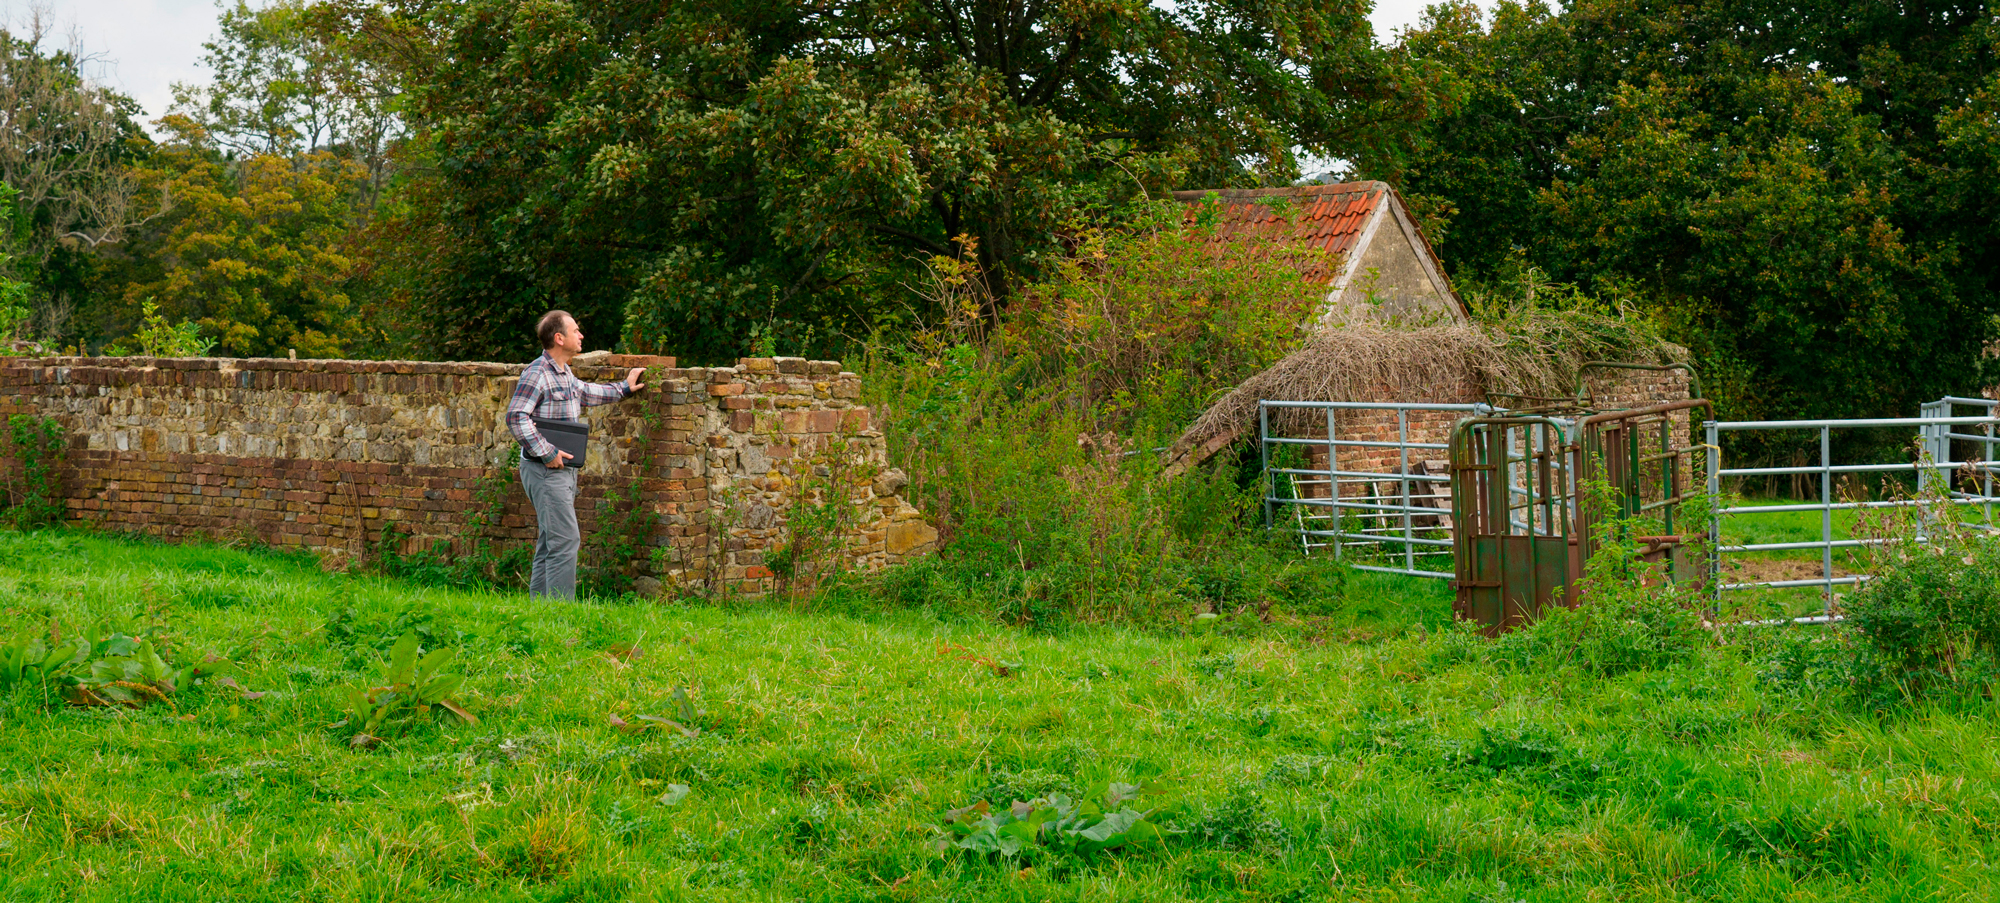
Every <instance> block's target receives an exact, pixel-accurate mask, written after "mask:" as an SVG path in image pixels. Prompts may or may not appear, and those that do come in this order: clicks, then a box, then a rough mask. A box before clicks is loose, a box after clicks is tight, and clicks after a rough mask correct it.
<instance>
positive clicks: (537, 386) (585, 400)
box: [507, 310, 646, 599]
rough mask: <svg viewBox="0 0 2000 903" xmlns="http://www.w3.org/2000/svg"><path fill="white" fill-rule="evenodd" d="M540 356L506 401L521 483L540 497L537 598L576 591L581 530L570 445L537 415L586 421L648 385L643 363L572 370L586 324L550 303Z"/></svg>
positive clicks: (532, 588)
mask: <svg viewBox="0 0 2000 903" xmlns="http://www.w3.org/2000/svg"><path fill="white" fill-rule="evenodd" d="M535 335H536V337H538V338H540V339H541V340H542V356H541V357H538V358H535V362H534V363H532V364H529V365H528V369H526V370H523V371H521V381H520V382H518V383H515V384H514V397H513V398H511V399H509V400H508V401H507V429H508V430H509V431H511V432H512V433H513V434H514V439H515V441H518V442H520V443H521V488H523V489H525V490H527V492H528V501H530V502H533V503H534V505H535V565H534V571H533V574H532V576H531V577H530V578H529V580H528V595H529V596H530V597H531V598H538V599H574V598H576V553H577V549H579V548H581V547H582V545H583V534H582V532H581V531H579V530H578V529H577V526H576V468H574V467H567V466H565V462H567V461H568V460H569V458H570V454H569V452H566V451H562V450H560V449H558V448H556V447H555V445H553V444H551V443H550V442H549V440H547V439H545V438H543V437H542V433H541V431H540V430H538V429H536V428H535V421H534V420H533V418H534V417H540V418H542V419H544V420H568V421H581V420H582V419H583V409H584V408H586V407H590V406H592V405H600V404H610V403H612V402H614V401H618V400H620V399H624V398H627V397H630V396H631V394H632V393H634V392H637V391H639V390H640V389H643V388H645V386H644V385H642V384H640V382H639V374H641V373H643V372H645V369H646V368H644V367H634V368H632V371H631V372H629V373H627V374H625V381H624V382H622V383H587V382H584V381H582V380H580V379H577V378H576V375H575V374H573V373H571V372H570V370H569V362H570V359H571V358H574V357H576V356H577V355H579V354H582V353H583V330H582V329H581V328H579V327H578V326H577V325H576V318H575V317H572V316H570V315H569V314H568V313H567V312H566V311H560V310H552V311H549V312H548V313H546V314H543V315H542V319H541V321H540V322H538V323H536V324H535Z"/></svg>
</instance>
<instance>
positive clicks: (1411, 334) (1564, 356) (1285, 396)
mask: <svg viewBox="0 0 2000 903" xmlns="http://www.w3.org/2000/svg"><path fill="white" fill-rule="evenodd" d="M1687 359H1688V352H1687V349H1686V348H1683V347H1681V346H1679V345H1676V344H1673V343H1672V342H1668V341H1666V340H1665V339H1663V338H1660V337H1659V335H1658V334H1657V333H1656V332H1655V331H1654V330H1653V329H1652V328H1651V326H1650V324H1645V323H1640V322H1635V321H1633V320H1631V319H1630V318H1628V317H1623V316H1614V315H1611V314H1605V313H1598V312H1594V311H1579V310H1564V311H1558V310H1545V309H1529V310H1527V311H1525V312H1520V313H1516V314H1513V315H1511V316H1508V317H1506V318H1504V319H1499V320H1495V321H1491V322H1485V323H1442V324H1435V325H1426V326H1418V327H1408V328H1405V327H1397V326H1392V325H1383V324H1375V323H1364V324H1356V325H1346V326H1339V327H1332V328H1327V329H1323V330H1321V331H1320V332H1318V333H1317V334H1315V335H1313V336H1312V337H1311V338H1309V339H1307V340H1306V343H1305V346H1304V347H1302V348H1300V349H1299V350H1297V351H1295V352H1293V353H1291V354H1290V355H1287V356H1286V357H1285V358H1284V359H1282V360H1280V361H1278V362H1277V363H1276V364H1274V365H1272V366H1271V367H1270V369H1268V370H1265V371H1263V372H1261V373H1258V374H1257V375H1255V376H1252V377H1251V378H1249V379H1247V380H1244V381H1243V383H1242V384H1241V385H1238V386H1237V387H1236V388H1235V389H1233V390H1231V391H1230V392H1229V393H1228V394H1226V395H1224V396H1223V397H1222V399H1221V400H1220V401H1217V402H1216V403H1215V404H1214V405H1212V406H1210V407H1209V409H1208V410H1207V411H1206V412H1204V413H1203V414H1202V415H1201V417H1199V418H1197V419H1196V420H1195V422H1194V425H1192V426H1190V427H1188V429H1187V430H1186V431H1185V432H1183V433H1182V434H1181V437H1180V439H1179V440H1178V441H1177V442H1176V443H1175V449H1176V457H1181V456H1182V455H1183V454H1184V453H1185V452H1186V450H1188V449H1195V448H1205V449H1206V450H1207V451H1208V452H1212V451H1214V450H1215V448H1218V447H1220V444H1226V443H1227V442H1229V441H1233V438H1234V437H1236V436H1240V435H1243V434H1244V433H1245V432H1246V431H1247V430H1249V429H1251V428H1252V427H1254V426H1255V424H1256V422H1257V403H1258V402H1259V401H1264V400H1274V401H1382V402H1390V401H1414V400H1419V399H1422V398H1425V397H1430V398H1439V399H1440V400H1457V399H1462V398H1478V397H1482V396H1484V395H1486V394H1488V393H1505V394H1514V395H1537V396H1567V395H1571V394H1573V393H1574V392H1575V391H1576V387H1577V381H1578V378H1579V376H1580V374H1581V371H1582V367H1583V365H1584V364H1585V363H1587V362H1589V361H1596V360H1616V361H1624V362H1628V363H1640V364H1664V363H1673V362H1682V361H1686V360H1687ZM1292 420H1297V421H1298V422H1296V423H1294V422H1292ZM1308 421H1312V422H1314V423H1316V422H1317V418H1315V417H1311V416H1309V414H1308V412H1305V411H1291V412H1286V414H1283V415H1281V416H1280V419H1279V420H1278V421H1277V422H1274V423H1273V424H1272V426H1273V427H1276V428H1278V429H1281V430H1283V429H1296V428H1303V427H1305V426H1307V425H1308ZM1205 453H1206V452H1204V454H1205Z"/></svg>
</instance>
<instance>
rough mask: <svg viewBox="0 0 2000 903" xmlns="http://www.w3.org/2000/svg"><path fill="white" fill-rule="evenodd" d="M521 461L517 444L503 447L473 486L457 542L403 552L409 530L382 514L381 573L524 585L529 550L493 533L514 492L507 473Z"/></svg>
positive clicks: (453, 582)
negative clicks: (501, 456)
mask: <svg viewBox="0 0 2000 903" xmlns="http://www.w3.org/2000/svg"><path fill="white" fill-rule="evenodd" d="M520 463H521V449H520V448H519V447H518V446H517V447H514V448H511V449H510V450H509V451H508V453H507V462H506V463H505V464H504V465H502V466H500V467H497V468H494V469H493V470H492V471H491V472H489V473H487V475H486V476H484V477H481V478H480V480H479V483H478V484H477V485H476V486H474V488H473V494H472V498H473V501H474V503H475V505H474V507H473V509H472V513H471V514H470V515H468V516H467V517H466V519H465V529H464V531H463V533H462V534H461V536H462V537H463V538H462V539H461V540H460V541H459V542H456V543H455V542H453V541H452V540H449V539H440V540H436V541H434V542H432V543H431V545H430V548H428V549H424V550H421V551H418V552H415V553H410V554H405V553H403V552H402V551H401V549H402V547H403V543H404V539H405V537H406V536H407V535H408V534H406V533H405V532H404V531H403V530H402V528H401V526H400V525H399V524H398V523H396V522H395V521H393V520H389V519H387V518H384V519H383V521H382V532H381V535H380V536H379V537H378V538H377V539H376V543H375V558H376V561H377V563H378V567H379V568H380V569H381V571H382V573H384V574H387V575H389V576H391V577H402V578H405V579H408V580H414V581H416V582H418V583H422V584H426V585H430V586H464V585H467V584H472V585H479V586H490V587H494V588H496V589H521V588H524V587H526V586H527V585H528V571H529V569H530V568H531V567H532V565H533V562H534V549H533V548H532V547H531V546H528V545H526V544H524V543H519V542H511V541H507V540H496V539H495V538H494V537H493V528H494V526H495V525H497V524H499V523H500V522H501V518H503V517H505V516H506V514H507V500H508V498H509V497H510V496H511V495H512V493H513V492H514V480H513V478H512V474H513V473H514V470H515V468H516V467H518V466H519V465H520Z"/></svg>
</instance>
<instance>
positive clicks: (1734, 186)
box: [1398, 0, 2000, 418]
mask: <svg viewBox="0 0 2000 903" xmlns="http://www.w3.org/2000/svg"><path fill="white" fill-rule="evenodd" d="M1995 36H1996V32H1995V30H1994V25H1993V22H1992V20H1991V17H1990V16H1989V15H1988V14H1987V12H1986V10H1985V8H1984V6H1982V5H1981V4H1977V3H1971V2H1946V3H1937V4H1927V5H1920V6H1914V7H1912V6H1904V7H1895V6H1885V5H1882V4H1870V3H1865V2H1858V0H1847V2H1840V0H1827V2H1815V3H1805V4H1798V3H1786V4H1773V3H1762V2H1754V3H1729V2H1721V0H1579V2H1576V3H1573V4H1570V5H1568V6H1566V7H1564V8H1561V9H1555V8H1551V7H1548V6H1546V5H1543V4H1540V3H1531V4H1527V5H1522V4H1517V3H1513V2H1505V3H1502V4H1501V6H1500V7H1499V8H1498V9H1497V10H1496V11H1495V12H1494V14H1493V16H1492V19H1491V22H1490V24H1489V23H1485V22H1482V21H1481V18H1480V16H1479V14H1478V12H1477V10H1475V9H1473V8H1472V7H1471V6H1470V5H1467V4H1460V5H1454V6H1444V7H1437V8H1434V9H1433V11H1432V15H1431V18H1430V19H1429V21H1428V22H1427V24H1426V27H1424V28H1422V29H1420V30H1418V31H1416V32H1414V33H1412V34H1411V35H1409V36H1408V38H1407V41H1406V44H1405V49H1407V50H1408V51H1410V52H1411V53H1413V54H1415V55H1416V56H1418V57H1420V58H1423V59H1427V60H1432V61H1435V62H1438V63H1440V64H1442V65H1444V66H1445V67H1446V68H1447V69H1449V70H1450V71H1451V72H1452V73H1453V77H1454V79H1455V82H1456V83H1455V85H1454V89H1455V91H1456V93H1457V96H1458V97H1459V98H1460V99H1461V101H1462V102H1461V103H1460V104H1459V105H1458V106H1457V107H1455V108H1454V109H1453V110H1452V111H1450V112H1449V113H1448V114H1446V115H1443V116H1440V117H1437V118H1435V119H1434V120H1432V121H1431V122H1430V123H1429V124H1428V125H1427V127H1426V142H1425V146H1424V150H1423V151H1421V152H1420V153H1419V154H1417V155H1416V157H1415V158H1414V159H1413V160H1410V161H1409V162H1408V169H1407V178H1406V181H1405V184H1406V186H1407V189H1408V190H1409V191H1411V192H1412V193H1415V194H1418V195H1422V196H1425V197H1424V198H1423V200H1424V205H1425V206H1426V207H1427V208H1430V209H1439V210H1445V211H1450V213H1451V217H1452V219H1451V224H1450V226H1449V229H1448V232H1447V235H1446V238H1445V240H1444V242H1443V243H1442V252H1443V256H1444V258H1445V260H1446V262H1447V264H1448V265H1449V266H1450V267H1451V268H1452V271H1453V276H1454V278H1455V279H1458V280H1459V281H1460V282H1461V283H1462V284H1466V285H1478V284H1480V283H1482V282H1486V283H1492V282H1496V281H1502V280H1505V279H1508V278H1510V276H1511V274H1512V273H1513V272H1516V271H1518V270H1520V269H1523V268H1526V267H1534V268H1537V269H1540V270H1542V271H1544V272H1546V273H1548V274H1549V275H1550V276H1552V277H1553V278H1556V279H1559V280H1563V281H1574V282H1582V283H1586V284H1590V283H1600V284H1601V283H1606V282H1609V283H1615V284H1618V285H1621V286H1624V287H1627V288H1630V289H1635V290H1637V291H1638V292H1639V293H1640V294H1641V295H1644V296H1647V297H1650V298H1652V299H1653V300H1654V304H1655V311H1654V312H1655V313H1656V314H1658V315H1659V316H1660V317H1662V318H1663V319H1664V320H1666V321H1668V322H1669V323H1670V324H1672V325H1673V326H1674V328H1675V330H1676V331H1677V333H1678V336H1679V337H1680V338H1681V339H1682V340H1684V341H1686V342H1687V343H1688V344H1690V346H1691V347H1693V348H1694V349H1695V350H1696V352H1697V354H1698V355H1699V356H1700V357H1701V362H1702V365H1703V367H1704V369H1705V370H1706V371H1707V373H1708V376H1709V378H1708V379H1706V380H1705V382H1706V383H1707V384H1708V385H1710V386H1712V387H1714V389H1715V390H1716V394H1718V395H1719V396H1720V400H1721V401H1722V402H1723V404H1724V409H1725V414H1727V415H1728V416H1731V417H1744V418H1756V417H1799V416H1807V417H1837V416H1855V415H1876V414H1891V413H1901V414H1908V413H1910V412H1911V411H1913V409H1914V405H1915V403H1916V401H1917V400H1919V399H1921V398H1925V397H1930V398H1935V397H1937V396H1939V395H1941V394H1944V393H1945V392H1947V391H1952V392H1958V393H1964V392H1966V391H1968V390H1972V389H1975V388H1977V386H1976V385H1975V384H1974V383H1975V381H1976V373H1977V369H1978V368H1977V366H1976V362H1977V360H1978V356H1979V353H1980V349H1981V346H1982V343H1983V341H1984V340H1986V339H1987V338H1989V337H1990V336H1991V334H1992V330H1991V328H1990V324H1989V321H1988V317H1989V315H1990V314H1991V313H1992V312H1993V311H1995V310H1996V309H2000V303H1996V302H2000V299H1997V298H1996V294H1995V292H1996V289H2000V283H1996V277H2000V256H1996V255H1994V254H1993V253H1990V252H1991V251H1992V250H1995V249H1994V246H1993V239H1994V232H1993V228H1992V225H1991V221H1992V218H1991V213H1992V201H1991V200H1990V199H1989V197H1990V195H1991V192H1990V190H1986V191H1982V190H1979V189H1977V188H1975V186H1976V185H1979V184H1984V183H1990V181H1991V178H1992V176H1993V174H1994V172H1995V170H1994V167H1993V165H1992V161H1991V159H1989V158H1983V157H1982V156H1981V155H1982V154H1986V153H1988V151H1987V150H1986V148H1990V147H1991V146H1992V145H1991V144H1990V141H1989V140H1988V139H1987V138H1986V137H1985V136H1989V135H1991V134H1992V133H1993V129H1992V123H1993V114H1992V112H1991V108H1990V107H1988V108H1985V111H1984V112H1981V111H1980V110H1979V108H1978V104H1979V103H1981V102H1982V101H1981V100H1980V98H1981V97H1983V96H1984V95H1980V94H1978V92H1979V91H1981V90H1982V89H1983V88H1985V87H1986V86H1988V85H1990V84H1991V79H1992V78H1993V76H1994V72H1995V53H1994V39H1995ZM1398 162H1400V161H1398Z"/></svg>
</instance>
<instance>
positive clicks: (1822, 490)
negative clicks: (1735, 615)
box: [1704, 397, 2000, 622]
mask: <svg viewBox="0 0 2000 903" xmlns="http://www.w3.org/2000/svg"><path fill="white" fill-rule="evenodd" d="M1995 405H1996V403H1995V402H1993V401H1992V400H1989V399H1980V398H1957V397H1946V398H1943V399H1940V400H1938V401H1934V402H1927V403H1925V404H1924V405H1923V407H1922V409H1921V413H1922V415H1923V416H1919V417H1892V418H1874V419H1856V420H1767V421H1721V422H1717V421H1711V422H1709V423H1707V424H1705V425H1704V426H1705V429H1706V430H1707V440H1708V445H1709V446H1710V447H1711V448H1713V449H1715V451H1716V454H1714V455H1713V456H1711V457H1710V459H1709V461H1710V463H1709V470H1708V491H1709V492H1710V493H1712V494H1718V495H1719V494H1720V492H1721V490H1722V481H1723V480H1724V479H1727V478H1731V477H1747V476H1783V475H1802V474H1803V475H1812V476H1816V477H1817V480H1816V481H1815V482H1817V484H1818V486H1817V490H1818V492H1817V494H1818V496H1819V499H1818V501H1815V502H1801V503H1795V504H1783V505H1732V506H1726V507H1719V508H1717V509H1716V513H1715V518H1714V520H1713V522H1712V523H1711V525H1710V528H1709V541H1710V548H1711V549H1712V550H1713V552H1712V553H1711V558H1710V581H1711V582H1710V585H1711V586H1712V587H1713V591H1714V593H1715V596H1716V598H1717V600H1718V603H1719V601H1720V599H1721V595H1722V594H1723V593H1725V592H1737V591H1744V590H1770V589H1789V588H1800V587H1818V588H1819V589H1820V596H1821V611H1820V614H1818V615H1812V616H1806V617H1797V618H1792V619H1791V620H1794V621H1798V622H1825V621H1830V620H1835V619H1837V618H1838V617H1839V610H1838V603H1837V597H1836V595H1835V592H1834V588H1835V587H1841V586H1853V585H1856V584H1859V583H1862V582H1865V581H1867V580H1869V579H1870V577H1871V575H1868V574H1863V573H1845V574H1843V573H1838V569H1837V568H1836V567H1835V565H1834V552H1835V551H1836V550H1840V549H1855V548H1863V547H1867V546H1873V545H1880V544H1883V543H1886V542H1890V541H1891V540H1888V539H1882V538H1858V539H1857V538H1846V539H1841V538H1836V530H1835V528H1834V512H1836V511H1865V510H1879V509H1893V508H1908V507H1914V506H1920V505H1924V504H1927V502H1926V500H1924V499H1922V498H1902V499H1885V500H1861V501H1835V486H1834V480H1835V477H1836V476H1837V475H1844V474H1867V473H1910V474H1914V475H1915V476H1916V478H1917V479H1918V480H1919V481H1920V482H1921V481H1925V480H1939V481H1942V484H1941V485H1942V487H1943V488H1944V489H1945V492H1944V493H1942V495H1943V497H1944V498H1945V499H1946V500H1948V501H1949V502H1950V503H1951V504H1954V505H1961V506H1980V507H1982V508H1984V509H1985V510H1984V512H1983V513H1984V515H1985V517H1984V520H1985V523H1983V524H1980V525H1978V526H1982V527H1985V528H1987V529H1993V528H1994V527H1995V525H1994V523H1993V516H1992V510H1993V503H1994V502H1995V501H2000V497H1996V494H1995V491H1994V490H1995V481H1994V478H1993V471H1992V467H1991V463H1990V462H1991V461H1992V460H1993V459H1994V458H1995V457H1996V455H1995V454H1994V453H1993V446H1994V443H1995V442H1996V441H2000V438H1996V436H1995V431H1994V425H1995V419H1994V408H1995ZM1967 406H1969V407H1973V408H1976V409H1979V410H1981V411H1983V412H1984V413H1983V414H1982V415H1979V416H1961V415H1956V413H1955V412H1956V410H1957V409H1958V408H1960V407H1967ZM1873 429H1908V430H1910V431H1911V432H1912V433H1913V435H1914V437H1915V438H1916V439H1917V446H1918V449H1919V453H1918V455H1917V457H1916V459H1915V460H1913V461H1910V462H1907V463H1886V464H1885V463H1868V464H1851V463H1837V462H1835V461H1834V455H1833V446H1834V441H1833V440H1834V438H1835V436H1836V435H1837V434H1839V433H1842V432H1846V431H1853V430H1873ZM1771 430H1809V431H1812V432H1815V433H1817V434H1818V440H1819V441H1818V443H1817V444H1818V446H1819V463H1818V464H1816V465H1803V466H1789V467H1726V466H1723V465H1724V463H1725V462H1724V461H1723V460H1722V455H1721V454H1720V450H1721V445H1722V440H1723V437H1724V435H1725V434H1728V433H1734V432H1748V431H1771ZM1954 451H1963V452H1965V454H1963V455H1955V454H1954ZM1954 473H1963V474H1967V475H1969V477H1970V482H1969V484H1967V485H1969V486H1970V488H1969V489H1968V488H1965V486H1961V485H1955V484H1954V482H1953V480H1952V477H1953V474H1954ZM1807 511H1816V512H1819V515H1820V516H1819V534H1820V535H1819V538H1818V539H1817V540H1812V541H1801V542H1771V543H1735V544H1730V545H1724V544H1723V543H1722V533H1723V525H1724V524H1725V523H1726V522H1735V523H1743V522H1746V521H1748V520H1749V519H1752V518H1756V517H1758V516H1760V515H1765V516H1768V515H1773V514H1787V513H1797V512H1807ZM1789 551H1815V552H1817V553H1818V555H1817V556H1816V557H1817V558H1818V561H1817V562H1816V563H1817V565H1818V569H1819V576H1818V577H1813V578H1808V579H1798V578H1793V579H1776V580H1749V581H1742V582H1735V583H1729V582H1724V580H1723V578H1722V575H1723V570H1724V567H1725V566H1726V564H1727V562H1728V560H1729V559H1730V558H1731V557H1733V556H1743V555H1745V554H1747V553H1757V552H1789Z"/></svg>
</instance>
